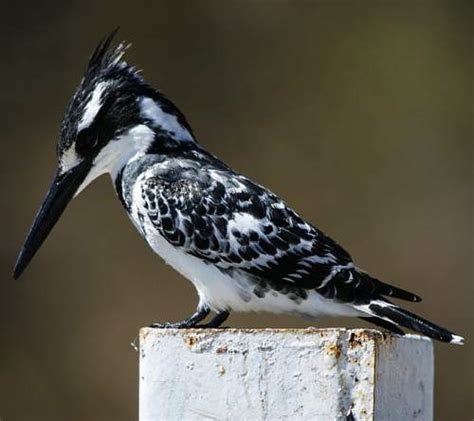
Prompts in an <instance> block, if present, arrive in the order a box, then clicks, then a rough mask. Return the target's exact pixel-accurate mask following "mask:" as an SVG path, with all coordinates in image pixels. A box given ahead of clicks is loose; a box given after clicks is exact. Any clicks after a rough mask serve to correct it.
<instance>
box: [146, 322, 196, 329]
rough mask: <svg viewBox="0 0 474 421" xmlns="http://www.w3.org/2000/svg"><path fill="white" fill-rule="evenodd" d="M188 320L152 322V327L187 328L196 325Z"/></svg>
mask: <svg viewBox="0 0 474 421" xmlns="http://www.w3.org/2000/svg"><path fill="white" fill-rule="evenodd" d="M186 322H187V320H183V321H182V322H177V323H170V322H165V323H152V324H151V325H150V327H152V328H155V329H186V328H188V327H194V326H193V325H192V324H190V323H186Z"/></svg>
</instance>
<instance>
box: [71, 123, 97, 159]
mask: <svg viewBox="0 0 474 421" xmlns="http://www.w3.org/2000/svg"><path fill="white" fill-rule="evenodd" d="M97 140H98V136H97V133H94V131H92V130H90V129H89V128H85V129H82V130H81V131H80V132H79V133H78V134H77V136H76V152H77V153H78V154H80V155H83V156H84V155H87V154H88V153H89V152H90V151H92V149H94V147H95V146H96V145H97Z"/></svg>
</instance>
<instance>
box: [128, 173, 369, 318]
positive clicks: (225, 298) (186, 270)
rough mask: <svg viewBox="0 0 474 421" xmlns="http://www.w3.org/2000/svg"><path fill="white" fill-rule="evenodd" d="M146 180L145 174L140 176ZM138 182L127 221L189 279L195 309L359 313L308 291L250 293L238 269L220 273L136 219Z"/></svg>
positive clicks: (247, 281) (250, 283) (249, 281)
mask: <svg viewBox="0 0 474 421" xmlns="http://www.w3.org/2000/svg"><path fill="white" fill-rule="evenodd" d="M144 176H145V177H146V174H144ZM140 199H141V193H140V182H139V180H137V182H136V184H135V188H134V190H133V201H132V203H133V204H132V209H131V211H132V213H131V215H130V216H131V219H132V221H133V222H134V224H135V226H136V227H137V228H138V229H139V230H140V231H142V235H143V236H144V237H145V239H146V240H147V242H148V244H149V245H150V247H151V248H152V249H153V250H154V251H155V253H157V254H158V255H160V256H161V257H162V258H163V259H164V260H165V262H166V263H168V264H169V265H170V266H172V267H173V268H174V269H175V270H176V271H177V272H179V273H180V274H181V275H183V276H184V277H185V278H187V279H189V280H190V281H191V282H192V283H193V285H194V286H195V288H196V290H197V292H198V295H199V306H200V307H203V306H208V307H210V308H211V309H212V310H215V311H219V310H234V311H241V312H251V311H267V312H272V313H299V314H301V315H304V316H306V317H309V318H316V317H318V316H320V315H339V316H358V315H360V314H361V313H360V312H359V311H357V310H355V309H353V308H352V307H351V306H349V305H345V304H340V303H336V302H334V301H333V300H328V299H326V298H324V297H322V296H321V295H320V294H318V293H316V292H315V291H310V292H309V294H308V298H307V299H305V300H301V301H299V302H297V301H295V300H292V299H290V298H289V297H288V296H287V295H286V294H281V293H279V292H277V291H268V292H267V293H266V294H265V295H264V297H263V298H260V297H258V296H257V295H255V294H254V293H253V289H254V288H255V286H256V285H255V282H254V281H253V280H252V279H251V278H250V277H249V276H248V275H247V274H246V273H245V272H242V271H239V270H235V271H232V272H231V271H222V270H220V269H219V268H218V267H217V266H215V265H213V264H212V263H207V262H205V261H203V260H201V259H199V258H198V257H194V256H192V255H190V254H187V253H185V252H184V251H183V250H182V249H180V248H178V247H174V246H173V245H171V244H170V243H169V242H168V241H167V240H166V239H165V238H164V237H162V236H161V235H160V233H159V231H158V230H157V229H156V227H155V226H153V224H152V223H151V222H150V220H149V219H148V218H147V216H146V212H144V209H142V214H143V215H144V220H143V221H140V219H139V217H138V210H139V209H138V207H137V205H138V204H139V203H140V202H141V200H140Z"/></svg>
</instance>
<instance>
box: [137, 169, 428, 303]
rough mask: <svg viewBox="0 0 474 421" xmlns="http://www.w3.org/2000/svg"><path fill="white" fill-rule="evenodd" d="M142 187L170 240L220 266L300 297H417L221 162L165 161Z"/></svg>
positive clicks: (156, 220) (152, 214)
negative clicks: (192, 166)
mask: <svg viewBox="0 0 474 421" xmlns="http://www.w3.org/2000/svg"><path fill="white" fill-rule="evenodd" d="M141 194H142V199H143V201H144V207H145V208H146V210H147V216H148V218H149V219H150V221H151V223H152V224H153V226H154V227H155V228H156V229H157V230H158V231H159V232H160V234H161V235H162V236H163V237H164V238H165V239H166V240H167V241H168V242H169V243H171V244H172V245H174V246H175V247H179V248H181V249H183V250H184V251H185V252H186V253H188V254H190V255H193V256H196V257H198V258H200V259H202V260H204V261H206V262H208V263H209V264H213V265H216V266H217V267H219V268H220V269H222V270H240V271H244V272H246V273H248V274H249V275H250V276H252V277H253V278H254V279H255V280H256V282H257V283H258V284H259V285H260V287H262V288H266V287H267V286H270V287H271V288H273V289H276V290H280V291H281V290H290V291H293V292H296V293H297V294H298V295H300V296H302V297H304V296H305V295H306V291H307V290H316V291H317V292H319V293H320V294H321V295H322V296H324V297H326V298H334V299H336V300H338V301H341V302H345V303H354V304H361V303H368V302H370V300H371V299H373V298H376V297H380V296H392V297H395V298H400V299H404V300H410V301H419V298H418V297H417V296H416V295H414V294H412V293H410V292H407V291H405V290H402V289H399V288H396V287H393V286H390V285H388V284H385V283H383V282H381V281H379V280H377V279H374V278H372V277H371V276H369V275H368V274H366V273H365V272H362V271H361V270H359V269H357V268H356V267H355V266H354V264H353V262H352V259H351V257H350V255H349V254H348V253H347V252H346V251H345V250H344V249H343V248H342V247H341V246H339V245H338V244H337V243H336V242H335V241H334V240H332V239H331V238H329V237H328V236H326V235H325V234H324V233H322V232H321V231H319V230H318V229H317V228H315V227H314V226H312V225H310V224H308V223H307V222H305V221H304V220H303V219H302V218H300V217H299V216H298V215H297V214H296V213H295V212H294V211H293V210H292V209H290V208H289V207H288V206H287V205H286V204H285V203H284V202H283V201H281V199H279V198H278V197H277V196H276V195H274V194H273V193H271V192H269V191H268V190H267V189H265V188H263V187H262V186H259V185H257V184H255V183H253V182H252V181H251V180H249V179H248V178H246V177H243V176H241V175H238V174H235V173H233V172H231V171H229V170H227V169H221V168H199V170H198V171H197V170H194V171H183V169H182V168H181V169H180V171H173V170H172V169H170V170H169V171H166V172H162V173H160V174H159V175H157V176H154V177H149V178H147V179H146V180H144V181H143V182H142V184H141Z"/></svg>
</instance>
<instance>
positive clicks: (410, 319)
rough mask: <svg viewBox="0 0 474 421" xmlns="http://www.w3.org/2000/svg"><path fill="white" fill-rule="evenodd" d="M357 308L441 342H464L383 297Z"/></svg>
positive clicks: (388, 322)
mask: <svg viewBox="0 0 474 421" xmlns="http://www.w3.org/2000/svg"><path fill="white" fill-rule="evenodd" d="M358 308H359V309H360V310H362V311H363V312H364V313H366V314H367V315H368V316H370V317H371V318H374V317H375V318H378V319H382V320H381V321H385V322H387V324H388V325H396V326H400V327H404V328H407V329H411V330H413V331H415V332H418V333H421V334H423V335H426V336H428V337H430V338H432V339H436V340H438V341H442V342H448V343H451V344H457V345H462V344H463V343H464V338H462V337H461V336H458V335H455V334H454V333H453V332H450V331H449V330H447V329H445V328H443V327H440V326H437V325H435V324H434V323H431V322H429V321H428V320H425V319H423V318H421V317H420V316H417V315H416V314H413V313H411V312H409V311H407V310H404V309H403V308H400V307H397V306H396V305H394V304H392V303H390V302H388V301H386V300H385V299H383V298H382V299H379V300H372V301H371V302H370V303H369V304H366V305H362V306H359V307H358Z"/></svg>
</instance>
